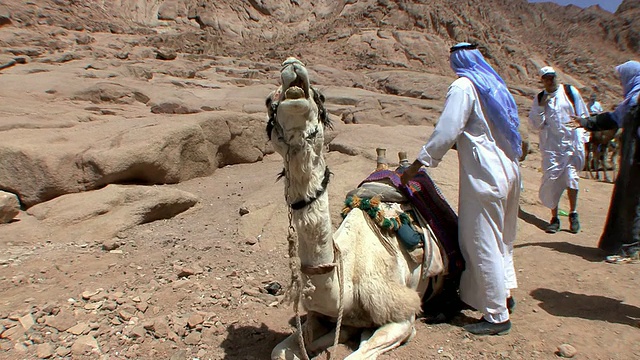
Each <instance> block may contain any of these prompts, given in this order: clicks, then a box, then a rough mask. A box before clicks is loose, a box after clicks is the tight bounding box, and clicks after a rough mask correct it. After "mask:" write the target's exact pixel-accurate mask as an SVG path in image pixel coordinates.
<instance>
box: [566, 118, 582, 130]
mask: <svg viewBox="0 0 640 360" xmlns="http://www.w3.org/2000/svg"><path fill="white" fill-rule="evenodd" d="M580 119H582V118H581V117H579V116H575V115H572V116H571V120H570V121H569V122H568V123H566V124H564V125H565V126H566V127H568V128H570V129H577V128H579V127H582V125H581V123H580Z"/></svg>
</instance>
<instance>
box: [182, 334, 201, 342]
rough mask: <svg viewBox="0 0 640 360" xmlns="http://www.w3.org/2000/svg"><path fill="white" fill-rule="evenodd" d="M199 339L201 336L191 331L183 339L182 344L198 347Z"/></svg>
mask: <svg viewBox="0 0 640 360" xmlns="http://www.w3.org/2000/svg"><path fill="white" fill-rule="evenodd" d="M201 338H202V335H201V334H200V333H199V332H197V331H193V332H191V333H189V335H187V336H186V337H185V338H184V343H185V344H187V345H198V343H200V339H201Z"/></svg>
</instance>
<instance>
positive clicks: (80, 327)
mask: <svg viewBox="0 0 640 360" xmlns="http://www.w3.org/2000/svg"><path fill="white" fill-rule="evenodd" d="M88 331H89V325H88V324H87V323H77V324H76V325H74V326H72V327H70V328H69V329H67V332H69V333H72V334H73V335H82V334H86V333H87V332H88Z"/></svg>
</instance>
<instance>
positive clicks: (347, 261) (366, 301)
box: [267, 58, 444, 359]
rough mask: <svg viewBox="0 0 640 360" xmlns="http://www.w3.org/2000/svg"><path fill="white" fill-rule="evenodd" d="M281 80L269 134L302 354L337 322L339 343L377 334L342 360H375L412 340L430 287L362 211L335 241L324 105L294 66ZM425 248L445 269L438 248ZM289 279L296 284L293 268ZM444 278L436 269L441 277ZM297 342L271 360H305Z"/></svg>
mask: <svg viewBox="0 0 640 360" xmlns="http://www.w3.org/2000/svg"><path fill="white" fill-rule="evenodd" d="M281 79H282V85H281V87H280V88H279V89H278V90H276V91H275V92H273V93H272V94H271V95H270V96H269V98H268V99H267V107H268V109H269V117H270V120H269V125H268V127H267V131H268V132H269V136H270V138H271V141H272V143H273V145H274V148H275V150H276V151H277V152H278V153H279V154H280V155H282V157H283V159H284V160H285V161H284V176H285V180H286V182H285V198H286V201H287V203H288V204H289V205H290V222H291V225H293V226H294V227H295V230H296V231H297V233H298V241H297V246H298V254H297V255H298V256H299V259H300V269H301V270H300V271H301V272H302V274H301V285H300V289H297V290H299V291H301V294H302V297H301V302H302V304H303V306H304V308H305V309H306V310H307V319H306V322H305V323H304V325H303V326H302V334H303V335H304V343H305V347H306V348H307V350H308V351H310V352H317V351H321V350H323V349H324V348H326V347H328V346H329V345H330V344H331V342H332V341H333V340H334V336H335V325H334V323H336V322H338V323H340V322H342V324H344V325H345V329H343V332H342V335H343V336H341V337H340V340H341V341H344V340H345V339H346V338H347V337H348V336H349V335H351V334H352V333H353V331H354V330H355V329H358V328H374V329H375V330H374V332H373V334H364V333H363V338H362V341H361V343H360V346H359V348H358V350H357V351H355V352H354V353H352V354H351V355H350V356H348V357H347V359H375V358H376V357H377V356H378V355H380V354H382V353H383V352H385V351H388V350H391V349H393V348H395V347H397V346H399V345H401V344H402V343H404V342H406V341H408V340H409V339H410V338H411V337H412V336H413V335H414V334H415V329H414V320H415V316H416V314H418V313H419V312H420V307H421V297H422V295H423V294H424V292H425V289H426V288H427V286H428V283H429V281H430V279H429V278H427V277H425V276H423V269H422V266H421V264H419V263H417V262H414V261H412V260H411V258H410V257H409V256H408V254H407V251H406V250H405V249H404V248H403V247H402V246H400V245H399V243H398V240H397V238H396V237H395V235H394V234H392V233H385V234H383V232H382V231H381V230H380V229H379V228H378V227H377V225H375V224H374V222H373V221H372V220H371V218H370V217H369V216H368V215H367V214H365V213H364V212H363V211H362V210H360V209H359V208H355V209H353V210H352V211H351V212H349V213H348V215H347V216H346V218H345V219H344V221H343V222H342V224H341V225H340V228H339V229H338V230H337V231H336V233H335V234H334V233H333V231H332V226H331V219H330V215H329V204H328V195H327V191H326V190H327V184H328V180H329V176H330V172H329V170H328V168H327V166H326V165H325V160H324V155H323V150H324V128H325V127H327V126H330V123H329V122H328V118H327V114H326V111H325V109H324V106H323V100H324V99H323V97H322V95H321V94H319V93H318V92H317V91H316V90H315V89H313V88H312V87H311V85H310V81H309V76H308V73H307V70H306V68H305V67H304V65H303V64H302V63H301V62H300V61H299V60H297V59H295V58H289V59H287V60H286V61H285V62H284V63H283V68H282V71H281ZM395 205H397V204H395ZM385 206H387V208H391V207H393V206H394V205H393V204H391V205H385ZM430 248H431V249H432V251H433V254H432V255H433V256H434V257H435V258H437V259H438V260H437V261H438V262H439V263H440V264H442V263H443V260H442V257H441V254H440V250H439V248H438V247H437V246H431V247H430ZM293 255H294V256H295V254H293ZM292 271H293V272H294V279H295V278H296V276H297V275H296V273H297V272H298V268H297V266H296V267H295V268H294V267H293V266H292ZM443 271H444V267H443V266H441V267H440V269H439V273H440V274H442V272H443ZM435 278H437V276H436V277H432V278H431V280H434V281H436V280H435ZM436 283H438V286H440V285H441V283H440V282H439V281H436ZM294 285H295V284H294ZM294 291H296V287H295V286H294ZM295 298H296V297H295V294H294V299H295ZM342 314H343V316H341V315H342ZM324 324H329V325H328V326H325V325H324ZM299 335H300V334H299V333H294V334H292V335H291V336H289V337H288V338H287V339H285V340H284V341H283V342H282V343H280V344H279V345H277V346H276V347H275V349H274V350H273V352H272V358H273V359H298V358H304V357H305V355H306V354H304V352H303V351H301V349H300V345H299V344H300V342H299Z"/></svg>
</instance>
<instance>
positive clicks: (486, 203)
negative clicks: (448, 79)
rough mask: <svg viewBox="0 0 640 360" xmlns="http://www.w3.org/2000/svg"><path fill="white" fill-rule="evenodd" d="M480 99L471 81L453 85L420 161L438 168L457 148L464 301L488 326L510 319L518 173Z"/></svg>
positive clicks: (462, 293) (518, 186) (516, 166)
mask: <svg viewBox="0 0 640 360" xmlns="http://www.w3.org/2000/svg"><path fill="white" fill-rule="evenodd" d="M494 133H495V131H493V129H492V127H491V125H490V124H489V123H488V122H487V120H486V119H485V116H484V113H483V111H482V108H481V105H480V101H479V98H478V94H477V92H476V89H475V87H474V86H473V83H472V82H471V81H470V80H469V79H467V78H464V77H462V78H459V79H457V80H456V81H454V82H453V83H452V84H451V86H450V87H449V90H448V92H447V98H446V101H445V105H444V110H443V112H442V115H441V116H440V120H439V121H438V124H437V125H436V128H435V131H434V132H433V134H432V135H431V138H429V140H428V141H427V143H426V144H425V145H424V146H423V147H422V150H421V151H420V154H419V155H418V160H420V161H421V162H422V163H423V164H424V165H426V166H430V167H435V166H437V165H438V163H440V161H441V160H442V157H443V156H444V154H445V153H446V152H447V151H448V150H449V149H450V148H451V146H452V145H453V144H454V143H456V146H457V149H458V159H459V162H460V192H459V200H458V222H459V224H458V237H459V242H460V249H461V251H462V255H463V257H464V259H465V263H466V266H465V270H464V272H463V273H462V278H461V280H460V296H461V298H462V300H463V301H464V302H465V303H467V304H468V305H470V306H472V307H474V308H475V309H477V310H479V311H481V312H482V313H483V315H484V318H485V319H486V320H487V321H490V322H493V323H499V322H504V321H507V320H508V319H509V312H508V311H507V307H506V299H507V297H508V296H510V290H511V289H514V288H516V287H517V281H516V273H515V270H514V265H513V242H514V240H515V238H516V224H517V220H518V199H519V197H520V170H519V168H518V162H517V160H511V159H509V158H508V157H507V155H506V154H505V153H504V152H503V151H502V150H501V149H500V148H499V147H498V146H497V145H496V142H495V141H494V136H493V135H492V134H494Z"/></svg>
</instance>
